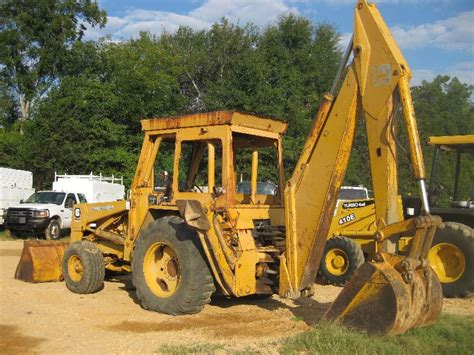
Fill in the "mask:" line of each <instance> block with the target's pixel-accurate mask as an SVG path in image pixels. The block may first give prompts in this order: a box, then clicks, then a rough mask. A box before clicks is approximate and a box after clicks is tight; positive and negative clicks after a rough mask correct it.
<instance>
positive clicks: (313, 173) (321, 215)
mask: <svg viewBox="0 0 474 355" xmlns="http://www.w3.org/2000/svg"><path fill="white" fill-rule="evenodd" d="M351 54H352V55H353V60H352V62H351V63H350V64H349V65H348V66H347V67H346V65H347V63H348V61H349V58H350V55H351ZM342 73H345V75H344V78H343V80H342V81H341V80H340V78H341V76H342ZM411 76H412V73H411V71H410V68H409V66H408V64H407V62H406V60H405V58H404V57H403V55H402V53H401V51H400V49H399V47H398V46H397V44H396V43H395V41H394V39H393V37H392V35H391V33H390V31H389V29H388V27H387V25H386V24H385V22H384V20H383V18H382V16H381V15H380V13H379V12H378V10H377V8H376V6H375V5H373V4H369V3H368V2H366V1H365V0H361V1H358V2H357V4H356V7H355V24H354V35H353V39H352V40H351V43H350V44H349V46H348V50H347V51H346V53H345V54H344V58H343V61H342V63H341V67H340V70H339V73H338V75H337V77H336V79H335V82H334V85H333V88H332V90H331V93H329V94H326V96H325V97H324V100H323V103H322V105H321V106H320V108H319V111H318V113H317V115H316V118H315V120H314V122H313V126H312V128H311V131H310V133H309V136H308V139H307V141H306V144H305V146H304V148H303V151H302V153H301V155H300V158H299V160H298V163H297V165H296V168H295V171H294V173H293V176H292V177H291V179H290V180H289V181H288V183H287V186H286V189H285V207H286V211H285V212H286V216H285V218H286V228H287V241H286V246H287V247H286V253H285V256H284V257H283V258H282V263H281V269H282V270H281V271H282V274H284V275H286V278H285V277H283V278H282V280H281V282H280V294H282V295H285V296H287V297H293V298H295V297H298V296H299V295H300V294H302V293H304V292H305V291H306V290H309V289H310V287H311V286H312V284H313V283H314V279H315V277H316V274H317V271H318V268H319V265H320V261H321V256H322V253H323V249H324V245H325V243H326V236H327V233H328V231H329V227H330V223H331V219H332V215H333V211H334V209H335V205H336V200H337V196H338V193H339V189H340V187H341V185H342V182H343V180H344V175H345V172H346V168H347V165H348V162H349V157H350V152H351V149H352V145H353V139H354V132H355V127H356V123H357V120H359V119H365V128H366V133H367V141H368V150H369V158H370V169H371V176H372V184H373V190H374V198H375V205H376V221H377V229H378V230H380V231H382V230H385V231H388V230H389V231H390V232H389V233H385V234H384V233H383V232H380V233H379V234H376V235H377V236H378V239H379V242H380V243H379V245H378V250H379V251H381V252H387V253H394V252H395V243H394V242H393V239H394V238H395V239H396V238H398V237H399V234H400V233H415V229H416V230H417V232H416V233H417V236H418V237H417V241H416V243H414V244H416V245H417V247H416V248H412V249H414V254H413V256H414V257H415V259H416V260H418V261H420V263H423V261H424V260H425V259H426V256H427V255H423V253H424V248H425V243H429V245H431V239H432V233H434V230H435V227H436V226H435V225H436V224H437V223H439V221H438V220H436V218H433V217H429V218H428V219H427V220H426V221H425V222H426V223H427V224H426V225H425V227H426V228H425V229H423V230H420V228H421V227H420V228H418V229H417V228H415V227H414V224H413V223H415V222H413V223H412V224H411V225H410V226H411V227H410V228H411V229H410V228H408V227H407V225H406V223H405V224H403V223H404V222H403V221H402V220H403V216H401V215H399V209H398V207H397V206H398V205H397V193H398V186H397V156H396V144H395V137H394V134H395V128H396V113H397V110H398V102H400V103H401V106H402V107H403V114H404V117H405V127H406V131H407V136H408V141H409V147H410V158H411V163H412V167H413V169H412V170H413V172H414V175H415V178H416V179H417V180H418V182H419V185H420V190H421V194H420V195H421V196H422V197H423V207H424V211H425V213H426V214H428V213H429V207H428V203H427V199H426V189H425V184H424V179H425V172H424V164H423V157H422V152H421V146H420V142H419V138H418V131H417V127H416V121H415V114H414V110H413V105H412V100H411V94H410V89H409V84H408V83H409V80H410V78H411ZM338 87H340V88H339V92H338V94H337V95H336V94H335V92H336V89H337V88H338ZM417 223H418V224H417V226H421V225H422V224H423V223H422V222H419V221H418V222H417ZM433 225H434V228H433ZM387 226H390V228H388V227H387ZM387 228H388V229H387ZM382 235H383V236H382ZM380 258H382V256H380ZM393 266H394V265H393ZM412 271H413V270H412Z"/></svg>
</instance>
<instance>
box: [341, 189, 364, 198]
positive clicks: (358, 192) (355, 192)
mask: <svg viewBox="0 0 474 355" xmlns="http://www.w3.org/2000/svg"><path fill="white" fill-rule="evenodd" d="M366 198H368V196H367V191H366V190H365V189H347V188H346V189H344V188H341V190H339V197H338V198H337V199H338V200H359V199H366Z"/></svg>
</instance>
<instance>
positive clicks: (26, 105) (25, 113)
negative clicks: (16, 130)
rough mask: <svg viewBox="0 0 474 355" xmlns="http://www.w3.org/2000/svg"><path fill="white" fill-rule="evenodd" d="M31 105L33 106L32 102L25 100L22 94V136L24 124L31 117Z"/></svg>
mask: <svg viewBox="0 0 474 355" xmlns="http://www.w3.org/2000/svg"><path fill="white" fill-rule="evenodd" d="M30 105H31V101H30V100H25V95H23V94H21V95H20V110H21V116H20V134H21V135H23V122H25V121H26V120H27V119H28V117H29V115H30Z"/></svg>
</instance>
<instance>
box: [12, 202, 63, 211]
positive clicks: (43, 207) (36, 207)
mask: <svg viewBox="0 0 474 355" xmlns="http://www.w3.org/2000/svg"><path fill="white" fill-rule="evenodd" d="M58 207H61V206H59V205H55V204H53V203H21V204H19V205H13V206H10V207H9V208H29V209H33V210H50V209H53V208H58Z"/></svg>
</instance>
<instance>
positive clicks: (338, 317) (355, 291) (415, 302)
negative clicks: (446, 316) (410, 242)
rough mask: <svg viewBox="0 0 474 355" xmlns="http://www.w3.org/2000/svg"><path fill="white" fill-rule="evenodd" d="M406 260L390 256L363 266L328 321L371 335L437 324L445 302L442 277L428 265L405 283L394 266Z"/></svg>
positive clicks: (332, 308) (342, 295)
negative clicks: (441, 282) (440, 279)
mask: <svg viewBox="0 0 474 355" xmlns="http://www.w3.org/2000/svg"><path fill="white" fill-rule="evenodd" d="M384 259H385V258H384ZM402 259H403V257H400V256H390V258H387V259H385V260H384V261H382V262H378V263H377V262H374V263H365V264H363V265H362V266H361V267H360V268H359V269H358V270H357V272H356V273H355V274H354V276H353V277H352V279H351V280H350V281H349V282H348V283H347V284H346V286H345V287H344V289H343V290H342V291H341V293H340V294H339V296H338V297H337V298H336V300H335V302H334V303H333V304H332V306H331V308H330V309H329V311H328V313H327V314H326V318H327V319H329V320H335V321H339V322H340V323H342V324H343V325H345V326H347V327H349V328H356V329H358V330H362V331H366V332H368V333H371V334H373V333H383V334H398V333H403V332H405V331H407V330H408V329H410V328H413V327H416V326H422V325H427V324H430V323H433V322H434V321H436V319H437V318H438V316H439V314H440V312H441V306H442V300H443V295H442V290H441V284H440V283H439V281H438V278H437V277H436V275H435V274H434V272H433V271H432V270H431V268H430V267H429V266H425V267H423V268H421V267H420V268H419V269H418V270H415V271H413V273H411V275H412V276H411V277H410V279H411V281H410V282H405V281H404V279H403V278H402V275H401V273H400V272H399V271H398V270H397V269H396V268H395V267H394V265H397V267H398V265H399V262H400V261H401V260H402Z"/></svg>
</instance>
